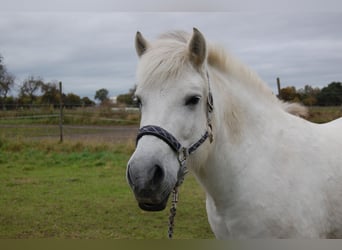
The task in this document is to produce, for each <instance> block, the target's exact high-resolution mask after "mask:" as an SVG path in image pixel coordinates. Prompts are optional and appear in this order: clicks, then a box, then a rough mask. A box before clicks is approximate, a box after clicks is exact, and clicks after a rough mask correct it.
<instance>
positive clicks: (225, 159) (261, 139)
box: [195, 72, 284, 199]
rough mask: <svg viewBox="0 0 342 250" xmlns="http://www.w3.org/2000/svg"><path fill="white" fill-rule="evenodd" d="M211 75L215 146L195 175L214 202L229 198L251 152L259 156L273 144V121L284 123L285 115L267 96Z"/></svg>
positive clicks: (213, 145) (234, 81)
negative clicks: (270, 139)
mask: <svg viewBox="0 0 342 250" xmlns="http://www.w3.org/2000/svg"><path fill="white" fill-rule="evenodd" d="M211 73H212V74H211V75H212V76H213V77H211V79H212V80H213V83H212V91H213V96H214V113H213V126H214V128H213V130H214V142H213V143H212V144H211V145H210V149H209V156H208V158H207V161H206V163H205V164H204V165H203V167H202V168H201V169H199V170H198V171H197V173H195V174H196V176H197V177H198V179H199V181H200V182H201V183H202V185H203V186H204V188H205V190H206V191H207V194H209V196H211V197H212V198H213V199H214V198H215V197H216V198H217V197H221V198H222V197H225V196H227V193H229V191H228V190H231V189H232V188H233V185H234V183H235V182H236V178H237V176H238V175H240V174H241V173H242V172H243V171H244V169H243V168H244V167H245V166H246V165H248V162H247V161H248V160H246V158H247V154H248V153H247V152H251V153H253V154H258V151H260V150H261V149H262V148H263V145H266V144H267V143H269V142H268V141H267V138H268V137H269V136H272V133H275V132H276V128H274V127H273V126H274V125H272V122H270V121H272V120H273V119H278V118H277V116H278V117H279V119H281V116H282V114H283V113H284V112H282V111H281V110H280V107H279V105H277V103H276V102H275V101H274V100H273V99H272V98H269V99H267V97H266V96H265V94H264V93H257V92H255V90H254V89H248V87H250V86H248V85H247V86H246V85H244V84H242V83H240V82H238V81H237V80H236V79H233V78H229V77H227V76H225V75H222V74H217V72H216V74H215V72H211ZM213 73H214V74H213ZM265 97H266V98H265ZM266 133H267V136H266ZM256 142H257V143H256ZM261 153H262V152H260V154H261ZM260 154H259V155H260ZM223 194H225V195H223ZM213 196H215V197H213ZM221 198H220V199H221Z"/></svg>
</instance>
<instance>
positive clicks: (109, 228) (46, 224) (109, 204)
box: [0, 139, 213, 239]
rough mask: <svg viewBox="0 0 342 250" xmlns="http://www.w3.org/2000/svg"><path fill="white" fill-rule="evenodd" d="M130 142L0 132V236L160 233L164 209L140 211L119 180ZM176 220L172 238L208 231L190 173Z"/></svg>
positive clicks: (152, 236)
mask: <svg viewBox="0 0 342 250" xmlns="http://www.w3.org/2000/svg"><path fill="white" fill-rule="evenodd" d="M133 148H134V147H133V144H132V143H127V144H124V145H108V144H107V145H106V144H97V145H96V144H94V143H92V144H88V145H87V144H84V143H80V142H78V143H71V142H65V143H63V144H58V143H55V142H51V141H44V142H32V141H31V142H28V141H25V142H24V141H14V142H10V141H8V140H7V139H1V140H0V194H1V195H0V239H8V238H10V239H18V238H35V239H37V238H63V239H70V238H72V239H73V238H81V239H142V238H146V239H165V238H166V236H167V224H168V211H166V210H165V211H163V212H157V213H149V212H144V211H142V210H140V209H139V208H138V206H137V203H136V202H135V199H134V197H133V194H132V192H131V190H130V189H129V187H128V184H127V182H126V179H125V168H126V163H127V160H128V158H129V156H130V154H131V152H132V150H133ZM168 207H170V206H168ZM175 223H176V228H175V234H174V237H175V238H176V239H177V238H182V239H192V238H212V237H213V234H212V233H211V230H210V228H209V225H208V222H207V217H206V213H205V203H204V194H203V192H202V191H201V189H200V187H199V186H198V184H197V183H196V181H195V180H194V178H193V177H192V176H191V175H189V176H187V179H186V181H185V183H184V185H183V186H182V187H181V191H180V202H179V205H178V211H177V216H176V221H175Z"/></svg>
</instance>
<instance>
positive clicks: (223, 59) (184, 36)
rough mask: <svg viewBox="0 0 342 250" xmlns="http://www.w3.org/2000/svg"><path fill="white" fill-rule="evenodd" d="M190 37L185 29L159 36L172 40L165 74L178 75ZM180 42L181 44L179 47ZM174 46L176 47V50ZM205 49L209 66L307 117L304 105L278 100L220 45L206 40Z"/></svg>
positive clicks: (297, 114) (291, 111)
mask: <svg viewBox="0 0 342 250" xmlns="http://www.w3.org/2000/svg"><path fill="white" fill-rule="evenodd" d="M190 38H191V35H190V34H189V33H187V32H185V31H171V32H167V33H164V34H161V35H160V36H159V41H160V42H164V41H167V42H171V41H173V42H174V44H173V45H170V46H171V47H170V49H169V51H164V52H165V53H169V56H168V57H165V58H168V61H170V62H169V63H167V64H168V65H169V66H168V70H167V71H164V72H167V73H166V74H168V75H169V74H176V75H178V73H179V69H181V68H182V67H180V66H181V65H184V64H185V62H186V60H187V56H186V54H185V53H184V48H186V45H187V44H188V41H189V40H190ZM180 44H181V45H183V46H181V47H179V45H180ZM176 48H178V50H177V49H176ZM207 51H208V52H207V53H208V54H207V64H208V65H209V66H211V67H213V68H216V69H217V70H219V71H221V72H223V73H226V74H228V75H230V76H233V77H235V78H237V79H241V80H242V81H241V82H243V83H244V84H246V85H248V86H249V87H250V88H252V89H255V90H256V93H261V94H263V95H264V96H265V98H268V99H269V100H271V102H273V103H274V104H275V105H279V106H280V107H281V108H282V109H283V110H285V111H286V112H288V113H290V114H293V115H296V116H300V117H307V115H308V111H307V108H306V107H304V106H302V105H301V104H299V103H288V102H283V101H280V100H279V99H278V98H277V97H276V96H275V95H274V94H273V93H272V91H271V89H270V88H269V87H268V86H267V84H266V83H265V82H264V81H263V80H262V79H261V78H260V77H259V76H258V75H257V73H255V72H254V71H252V70H251V69H250V68H249V67H247V66H246V65H245V64H243V63H242V62H240V61H239V60H238V59H237V58H235V57H234V56H232V55H231V54H230V53H228V52H227V51H226V50H225V49H224V48H223V47H222V46H220V45H216V44H212V43H208V42H207ZM159 55H160V54H159ZM177 58H178V59H177ZM155 59H157V58H155ZM164 62H165V61H164ZM160 64H161V63H160V62H157V63H156V65H155V66H154V67H152V68H153V70H156V68H157V67H158V66H159V65H160ZM165 77H168V76H165Z"/></svg>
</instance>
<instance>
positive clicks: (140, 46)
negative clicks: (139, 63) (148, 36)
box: [135, 31, 148, 57]
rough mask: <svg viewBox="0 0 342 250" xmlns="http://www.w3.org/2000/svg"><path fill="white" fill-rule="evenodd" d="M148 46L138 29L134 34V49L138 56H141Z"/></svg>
mask: <svg viewBox="0 0 342 250" xmlns="http://www.w3.org/2000/svg"><path fill="white" fill-rule="evenodd" d="M147 47H148V42H147V41H146V40H145V38H144V37H143V36H142V34H141V33H140V32H139V31H138V32H137V34H136V35H135V49H136V51H137V54H138V56H139V57H141V56H142V55H143V54H144V53H145V51H146V49H147Z"/></svg>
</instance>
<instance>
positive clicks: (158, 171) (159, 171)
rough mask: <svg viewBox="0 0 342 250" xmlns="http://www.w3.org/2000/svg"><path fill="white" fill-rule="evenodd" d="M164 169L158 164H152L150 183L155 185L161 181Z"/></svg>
mask: <svg viewBox="0 0 342 250" xmlns="http://www.w3.org/2000/svg"><path fill="white" fill-rule="evenodd" d="M164 175H165V174H164V170H163V168H162V167H161V166H159V165H154V169H153V177H152V184H153V185H155V186H157V185H158V184H160V183H161V181H162V180H163V179H164Z"/></svg>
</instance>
